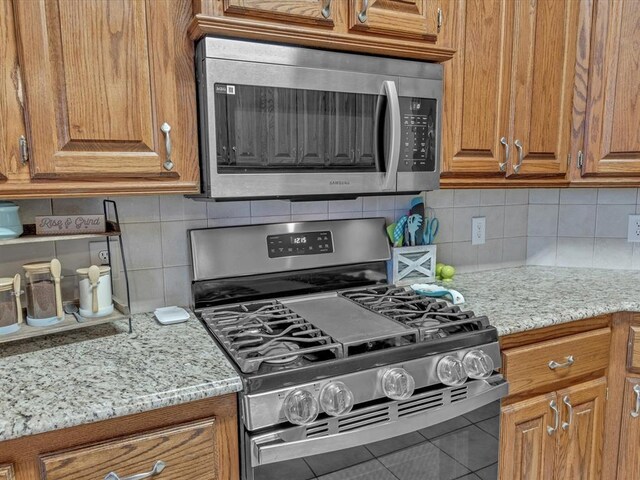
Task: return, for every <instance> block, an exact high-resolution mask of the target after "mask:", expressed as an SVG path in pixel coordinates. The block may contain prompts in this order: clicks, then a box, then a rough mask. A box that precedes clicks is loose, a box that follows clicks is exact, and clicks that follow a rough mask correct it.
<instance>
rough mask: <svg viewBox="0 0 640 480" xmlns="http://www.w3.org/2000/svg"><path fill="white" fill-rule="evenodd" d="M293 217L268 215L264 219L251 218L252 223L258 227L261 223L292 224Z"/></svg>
mask: <svg viewBox="0 0 640 480" xmlns="http://www.w3.org/2000/svg"><path fill="white" fill-rule="evenodd" d="M290 221H291V215H266V216H264V217H251V223H252V224H253V225H257V224H260V223H284V222H290Z"/></svg>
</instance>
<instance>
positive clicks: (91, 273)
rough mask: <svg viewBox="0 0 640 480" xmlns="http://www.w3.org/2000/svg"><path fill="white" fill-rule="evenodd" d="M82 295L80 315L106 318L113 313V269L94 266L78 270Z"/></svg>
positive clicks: (104, 266) (106, 266) (105, 266)
mask: <svg viewBox="0 0 640 480" xmlns="http://www.w3.org/2000/svg"><path fill="white" fill-rule="evenodd" d="M76 274H77V275H78V291H79V294H80V315H82V316H83V317H84V318H85V319H86V318H97V317H105V316H107V315H111V314H112V313H113V297H112V295H111V293H112V292H111V267H109V266H108V265H102V266H100V267H98V266H97V265H92V266H90V267H88V268H79V269H77V270H76Z"/></svg>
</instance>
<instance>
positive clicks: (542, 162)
mask: <svg viewBox="0 0 640 480" xmlns="http://www.w3.org/2000/svg"><path fill="white" fill-rule="evenodd" d="M514 4H515V6H516V11H515V18H514V28H513V54H512V56H513V76H512V80H511V101H512V109H513V133H512V136H511V138H510V141H511V142H512V143H511V150H512V154H511V158H510V162H509V166H508V174H509V175H516V174H517V175H536V176H552V175H556V176H558V175H559V176H564V174H565V172H566V170H567V162H568V154H569V147H570V141H571V107H572V100H573V95H572V93H573V83H574V71H575V69H574V65H575V58H576V40H577V32H578V28H577V25H578V10H579V6H580V4H579V2H576V1H575V0H528V1H519V2H514Z"/></svg>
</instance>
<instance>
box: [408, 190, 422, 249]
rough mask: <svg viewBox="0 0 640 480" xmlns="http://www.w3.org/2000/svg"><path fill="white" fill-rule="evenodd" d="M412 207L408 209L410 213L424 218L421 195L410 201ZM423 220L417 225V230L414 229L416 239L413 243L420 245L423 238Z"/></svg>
mask: <svg viewBox="0 0 640 480" xmlns="http://www.w3.org/2000/svg"><path fill="white" fill-rule="evenodd" d="M411 203H412V204H414V205H412V207H411V210H410V212H409V213H410V215H420V218H422V219H423V220H424V203H423V202H422V197H416V198H414V199H413V200H412V201H411ZM424 223H425V222H424V221H423V222H421V223H420V226H419V227H418V230H417V231H416V241H415V243H414V245H421V244H423V238H424V228H425V225H424Z"/></svg>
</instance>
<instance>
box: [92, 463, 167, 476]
mask: <svg viewBox="0 0 640 480" xmlns="http://www.w3.org/2000/svg"><path fill="white" fill-rule="evenodd" d="M166 466H167V465H166V464H165V463H164V462H163V461H162V460H158V461H157V462H156V464H155V465H154V466H153V468H152V469H151V471H150V472H147V473H138V474H136V475H131V476H129V477H119V476H118V474H117V473H116V472H110V473H108V474H107V476H106V477H104V480H143V479H145V478H151V477H155V476H156V475H160V473H161V472H162V471H163V470H164V467H166Z"/></svg>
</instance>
